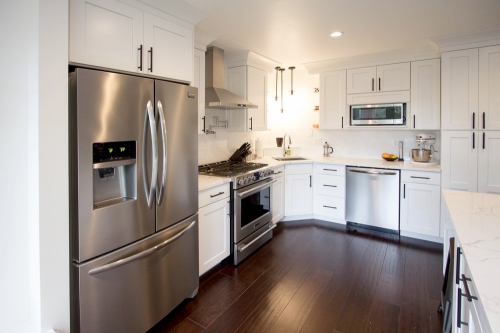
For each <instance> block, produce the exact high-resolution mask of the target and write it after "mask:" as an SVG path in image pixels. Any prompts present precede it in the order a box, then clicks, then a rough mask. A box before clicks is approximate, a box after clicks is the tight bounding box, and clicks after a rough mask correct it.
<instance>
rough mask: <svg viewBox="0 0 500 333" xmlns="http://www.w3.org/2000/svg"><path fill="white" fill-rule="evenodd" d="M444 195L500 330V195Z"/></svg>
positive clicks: (491, 321)
mask: <svg viewBox="0 0 500 333" xmlns="http://www.w3.org/2000/svg"><path fill="white" fill-rule="evenodd" d="M443 196H444V200H445V202H446V206H447V207H448V211H449V213H450V217H451V220H452V223H453V225H454V226H455V231H456V235H457V237H458V239H459V241H460V246H461V248H462V251H463V253H464V255H465V257H466V258H467V263H468V264H469V267H470V271H471V274H472V280H473V281H474V284H475V285H476V288H477V291H478V293H479V300H480V301H481V303H482V305H483V308H484V310H485V312H486V316H487V318H488V321H489V324H490V326H491V329H492V332H500V195H495V194H484V193H472V192H462V191H450V190H443Z"/></svg>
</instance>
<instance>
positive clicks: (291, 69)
mask: <svg viewBox="0 0 500 333" xmlns="http://www.w3.org/2000/svg"><path fill="white" fill-rule="evenodd" d="M288 69H289V70H290V72H291V73H290V76H291V79H292V80H291V82H292V83H291V90H290V95H293V70H294V69H295V67H293V66H292V67H288Z"/></svg>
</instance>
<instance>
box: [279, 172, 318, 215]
mask: <svg viewBox="0 0 500 333" xmlns="http://www.w3.org/2000/svg"><path fill="white" fill-rule="evenodd" d="M285 173H286V176H285V177H286V185H285V210H286V214H285V215H286V216H294V215H310V214H312V164H292V165H287V166H286V167H285Z"/></svg>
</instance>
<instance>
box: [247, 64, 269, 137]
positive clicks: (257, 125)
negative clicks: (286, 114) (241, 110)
mask: <svg viewBox="0 0 500 333" xmlns="http://www.w3.org/2000/svg"><path fill="white" fill-rule="evenodd" d="M247 80H248V82H247V99H248V101H250V102H252V103H254V104H255V105H257V106H258V107H257V108H256V109H248V120H247V121H248V122H249V123H248V130H250V131H265V130H267V98H266V97H267V73H266V71H263V70H261V69H257V68H254V67H248V70H247Z"/></svg>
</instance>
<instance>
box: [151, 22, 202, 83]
mask: <svg viewBox="0 0 500 333" xmlns="http://www.w3.org/2000/svg"><path fill="white" fill-rule="evenodd" d="M193 40H194V34H193V30H192V29H188V28H186V27H183V26H180V25H178V24H175V23H173V22H169V21H167V20H165V19H163V18H160V17H157V16H154V15H151V14H148V13H144V46H145V50H144V55H145V56H146V61H145V66H146V73H148V74H152V75H155V76H162V77H167V78H173V79H177V80H182V81H186V82H189V81H191V80H192V77H193V50H194V46H193Z"/></svg>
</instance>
